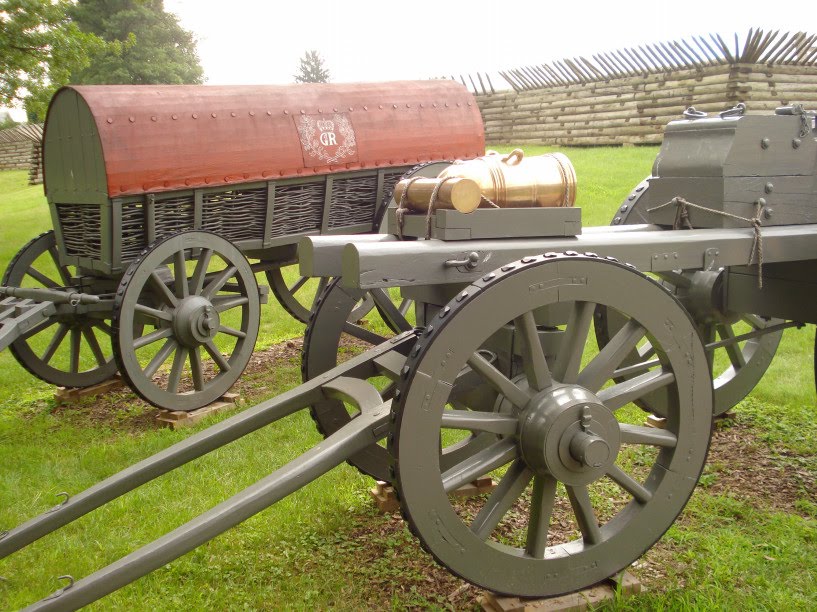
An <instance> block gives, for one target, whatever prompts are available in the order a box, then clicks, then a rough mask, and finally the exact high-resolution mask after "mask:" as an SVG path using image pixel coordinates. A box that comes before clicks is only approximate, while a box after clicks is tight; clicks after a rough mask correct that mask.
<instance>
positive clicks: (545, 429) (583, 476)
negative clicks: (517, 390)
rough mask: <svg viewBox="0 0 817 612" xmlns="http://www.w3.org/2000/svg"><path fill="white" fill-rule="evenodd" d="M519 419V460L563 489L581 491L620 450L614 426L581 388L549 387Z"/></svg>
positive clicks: (609, 414) (608, 414)
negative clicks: (576, 488)
mask: <svg viewBox="0 0 817 612" xmlns="http://www.w3.org/2000/svg"><path fill="white" fill-rule="evenodd" d="M520 416H521V420H522V424H521V428H520V434H519V441H520V446H521V449H522V457H523V459H524V460H525V462H526V463H527V464H528V465H529V466H530V468H531V469H533V470H534V471H535V472H537V473H539V474H543V475H544V474H549V475H551V476H553V477H554V478H556V479H557V480H559V481H561V482H563V483H565V484H567V485H572V486H579V485H586V484H589V483H591V482H593V481H594V480H597V479H598V478H600V477H601V476H602V475H603V474H605V473H606V472H607V470H608V469H609V467H610V466H611V465H612V464H613V463H614V462H615V460H616V456H617V455H618V450H619V447H620V445H621V433H620V430H619V425H618V420H617V419H616V418H615V416H614V415H613V413H612V412H610V410H608V409H607V408H606V407H605V406H604V404H602V403H601V402H600V401H599V399H598V398H597V397H596V396H595V395H594V394H593V393H591V392H590V391H588V390H587V389H584V388H583V387H579V386H577V385H561V386H556V387H551V388H549V389H547V390H545V391H543V392H542V393H540V394H538V395H537V396H535V397H534V398H533V399H531V401H530V403H529V404H528V406H527V407H526V408H525V410H524V412H523V413H522V414H521V415H520Z"/></svg>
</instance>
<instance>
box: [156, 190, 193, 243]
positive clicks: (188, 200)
mask: <svg viewBox="0 0 817 612" xmlns="http://www.w3.org/2000/svg"><path fill="white" fill-rule="evenodd" d="M154 210H155V219H156V238H162V237H163V236H169V235H170V234H175V233H176V232H181V231H184V230H192V229H193V223H194V215H195V210H194V204H193V196H192V195H185V196H177V197H175V198H168V199H166V200H157V201H156V206H155V208H154Z"/></svg>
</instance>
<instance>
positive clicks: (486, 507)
mask: <svg viewBox="0 0 817 612" xmlns="http://www.w3.org/2000/svg"><path fill="white" fill-rule="evenodd" d="M598 305H603V306H605V307H608V308H614V309H616V310H617V311H618V312H621V313H622V314H623V315H625V316H627V318H628V320H627V323H626V324H625V325H624V326H623V327H622V329H621V331H620V332H619V333H618V334H616V335H615V336H614V337H613V338H612V339H611V341H610V342H609V343H608V345H607V346H606V347H605V348H604V349H602V350H600V351H596V349H595V343H594V342H592V341H588V336H590V335H591V334H590V333H589V332H590V325H591V323H592V322H591V319H592V315H593V312H594V309H595V308H596V307H597V306H598ZM549 307H559V308H568V309H569V310H570V313H571V314H570V317H569V319H568V322H567V325H566V327H565V329H564V330H563V334H562V339H561V343H560V350H559V353H558V356H557V357H556V358H554V359H551V360H550V361H548V359H547V358H546V356H545V351H543V349H542V345H541V344H540V335H539V332H541V331H544V330H540V329H539V328H538V327H537V323H536V320H537V316H538V315H539V313H540V312H541V310H540V309H543V308H549ZM509 322H511V323H509ZM509 331H512V332H513V339H514V340H513V342H514V344H515V346H517V347H518V349H517V353H518V354H521V355H522V357H521V359H520V360H519V362H518V364H517V365H518V366H519V367H518V370H511V371H507V370H506V371H501V368H496V367H493V366H492V365H490V364H488V363H486V361H485V360H484V359H483V358H482V357H481V355H480V354H479V352H478V351H479V349H480V347H481V346H484V345H485V343H486V341H489V340H490V338H491V336H492V335H493V336H495V335H499V334H503V333H504V334H505V335H507V334H508V333H509ZM645 338H650V340H651V342H652V343H653V346H654V347H656V356H657V360H656V362H655V363H653V364H650V365H648V364H644V367H643V369H642V373H641V374H640V375H639V376H638V377H637V378H633V379H631V380H628V381H627V382H624V383H619V384H615V383H614V384H612V385H610V384H609V383H610V381H611V378H612V377H613V375H614V374H615V372H616V370H617V369H618V368H619V367H620V365H621V362H622V360H623V358H624V357H625V356H626V355H627V354H628V352H629V351H630V350H631V349H632V347H634V346H637V344H638V343H639V342H641V341H643V339H645ZM418 349H419V350H418ZM594 351H595V352H594ZM465 367H470V368H471V369H472V370H474V371H476V372H478V373H479V376H481V377H482V379H483V380H484V381H485V383H486V384H488V385H490V386H491V387H493V388H494V389H495V390H496V391H497V392H498V393H499V394H500V398H501V402H500V403H499V409H498V410H495V411H485V410H482V409H475V410H468V409H462V408H454V409H452V408H450V407H448V405H447V404H450V403H451V402H450V391H451V390H452V389H456V380H457V378H458V376H459V375H460V372H461V371H462V369H463V368H465ZM404 372H405V374H404V375H403V376H402V378H401V384H400V389H399V400H398V401H395V403H394V406H393V411H394V418H395V425H394V427H395V431H394V434H393V437H392V438H391V439H390V445H389V450H390V451H391V453H392V455H393V456H394V459H395V461H396V462H395V472H396V474H395V477H396V478H395V480H396V486H397V490H398V493H399V497H400V503H401V508H402V510H403V513H404V515H405V516H406V519H407V520H408V521H409V522H410V525H411V527H412V530H413V531H414V533H415V534H416V535H418V537H419V538H420V540H421V541H422V543H423V544H424V546H425V547H426V548H427V549H428V550H429V551H430V552H431V553H432V554H433V555H434V557H435V558H436V559H437V560H438V561H439V562H441V563H442V564H443V565H445V566H447V567H448V568H449V569H450V570H451V571H452V572H454V573H455V574H458V575H459V576H461V577H463V578H465V579H466V580H469V581H471V582H473V583H475V584H477V585H479V586H481V587H484V588H488V589H491V590H494V591H498V592H502V593H512V594H516V595H523V596H551V595H556V594H559V593H565V592H569V591H573V590H576V589H580V588H583V587H586V586H588V585H591V584H594V583H596V582H598V581H599V580H602V579H604V578H606V577H608V576H611V575H613V574H614V573H616V572H617V571H619V570H621V569H622V568H624V567H626V566H627V565H629V564H630V563H632V562H633V561H634V560H635V559H637V558H638V557H639V556H640V555H641V554H643V553H644V552H645V551H646V550H647V549H649V548H650V547H651V546H652V545H653V544H654V543H655V542H656V541H657V540H658V538H660V536H661V535H662V534H663V533H664V532H665V531H666V530H667V529H668V528H669V527H670V525H671V524H672V523H673V521H674V520H675V518H676V517H677V515H678V514H679V513H680V512H681V510H682V509H683V507H684V505H685V503H686V501H687V499H688V498H689V496H690V495H691V493H692V491H693V489H694V487H695V483H696V481H697V479H698V477H699V476H700V472H701V470H702V468H703V466H704V462H705V459H706V453H707V449H708V446H709V438H710V434H711V419H712V389H711V385H710V384H709V383H708V380H707V376H708V366H707V359H706V354H705V352H704V350H703V346H702V344H701V342H700V339H699V338H698V335H697V333H696V332H695V327H694V323H693V322H692V320H691V318H690V316H689V314H688V313H687V312H686V310H685V309H684V308H683V307H681V306H680V304H679V303H678V302H677V300H676V299H675V298H674V297H673V296H671V295H670V294H668V293H667V292H666V291H664V290H663V289H662V288H661V287H660V286H659V285H658V283H656V282H654V281H652V280H651V279H649V278H647V277H645V276H643V275H641V274H639V273H638V272H636V271H635V270H633V269H629V268H627V267H625V266H623V265H621V264H618V263H614V262H612V261H606V260H602V259H598V258H593V257H592V256H588V257H581V256H574V257H570V256H566V255H556V254H546V255H544V256H539V257H530V258H525V259H523V260H522V262H516V263H514V264H510V265H508V266H504V267H503V268H502V270H498V271H496V272H494V273H492V274H489V275H487V276H485V277H483V278H482V280H480V281H477V282H476V283H474V284H473V285H471V286H469V287H468V288H467V289H466V290H464V291H463V292H462V293H460V294H459V295H458V297H457V298H456V299H455V300H453V301H452V302H450V303H449V305H448V307H447V308H445V309H443V310H442V311H440V313H439V315H438V316H437V317H435V318H434V319H433V320H432V321H431V323H430V324H429V325H428V327H427V328H426V332H425V334H424V336H423V337H421V338H420V339H419V340H418V344H417V347H416V348H415V352H412V354H411V356H410V357H409V359H408V362H407V367H406V368H405V370H404ZM657 389H662V390H665V391H666V392H667V394H668V395H669V396H670V397H671V398H672V400H673V401H672V402H671V406H670V410H669V414H668V419H667V426H666V429H664V430H656V429H652V428H648V427H644V426H642V425H639V424H631V423H628V422H627V421H628V420H633V410H632V409H630V408H627V407H626V405H627V404H628V402H631V401H632V400H634V399H636V398H639V397H642V396H644V395H645V394H647V393H650V392H654V391H655V390H657ZM636 412H638V413H640V412H639V411H636ZM628 415H629V416H628ZM635 418H636V419H638V414H636V415H635ZM637 422H638V421H637V420H636V423H637ZM473 431H483V432H491V433H493V434H494V435H495V436H496V438H495V442H494V443H493V444H492V445H491V446H490V447H488V448H486V449H485V450H483V451H481V452H479V453H477V454H474V455H472V456H471V457H469V458H468V459H467V460H464V461H462V462H460V463H459V464H456V465H454V466H451V467H447V468H441V466H440V462H439V460H438V457H439V453H438V451H439V449H440V447H441V445H443V446H444V445H445V444H447V443H448V441H449V440H452V439H454V440H456V439H457V438H458V436H459V434H461V433H462V432H466V433H467V432H473ZM503 471H504V474H501V473H502V472H503ZM486 473H492V474H493V475H494V476H496V477H500V481H499V484H498V486H497V488H496V490H495V491H494V492H493V493H492V494H491V495H490V496H489V497H488V498H487V500H479V501H473V502H468V503H463V502H456V501H451V499H450V498H449V496H448V494H447V493H448V492H450V491H452V490H453V489H455V488H456V487H458V486H459V485H460V484H461V483H463V482H467V481H468V480H471V479H473V478H474V477H476V476H481V475H483V474H486ZM563 524H564V525H568V527H569V528H570V526H571V525H572V528H570V529H569V531H565V529H564V528H563V527H562V525H563Z"/></svg>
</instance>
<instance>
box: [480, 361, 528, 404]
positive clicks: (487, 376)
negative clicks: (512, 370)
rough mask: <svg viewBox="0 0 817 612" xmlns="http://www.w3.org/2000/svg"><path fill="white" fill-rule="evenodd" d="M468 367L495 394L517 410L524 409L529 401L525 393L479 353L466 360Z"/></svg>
mask: <svg viewBox="0 0 817 612" xmlns="http://www.w3.org/2000/svg"><path fill="white" fill-rule="evenodd" d="M468 365H469V366H471V368H472V369H473V370H474V371H475V372H477V373H479V375H480V376H482V378H483V379H484V380H485V382H487V383H488V384H489V385H491V386H492V387H493V388H494V389H495V390H496V391H497V392H499V393H501V394H502V395H504V396H505V397H507V398H508V400H510V402H511V403H512V404H513V405H514V406H516V407H517V408H524V407H525V405H526V404H527V403H528V401H529V400H530V397H529V396H528V394H527V393H525V392H524V391H523V390H522V389H520V388H519V387H517V386H516V385H515V384H514V383H513V382H511V380H510V379H509V378H508V377H507V376H505V375H504V374H503V373H502V372H500V371H499V370H497V369H496V368H495V367H494V366H493V365H491V364H490V363H489V362H488V360H487V359H485V358H484V357H483V356H482V355H480V354H479V353H474V354H473V355H471V358H470V359H469V360H468Z"/></svg>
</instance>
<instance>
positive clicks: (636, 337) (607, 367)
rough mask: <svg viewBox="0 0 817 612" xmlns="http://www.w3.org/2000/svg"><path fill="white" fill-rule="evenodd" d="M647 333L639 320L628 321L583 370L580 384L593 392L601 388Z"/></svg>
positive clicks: (579, 380) (580, 375) (578, 380)
mask: <svg viewBox="0 0 817 612" xmlns="http://www.w3.org/2000/svg"><path fill="white" fill-rule="evenodd" d="M645 334H646V332H645V330H644V328H643V327H642V326H641V325H640V324H639V323H638V322H637V321H634V320H632V319H631V320H629V321H627V323H625V324H624V326H623V327H622V328H621V329H620V330H619V332H618V333H617V334H616V335H615V336H613V337H612V338H611V339H610V342H608V343H607V345H606V346H605V347H604V348H603V349H601V350H600V351H599V353H598V355H596V356H595V357H593V359H592V360H591V361H590V363H588V364H587V366H586V367H585V368H584V370H582V371H581V373H580V374H579V376H578V378H577V382H578V384H580V385H581V386H582V387H585V388H587V389H590V391H593V392H596V391H598V390H599V389H601V387H602V385H603V384H604V383H605V382H607V381H608V380H610V378H611V377H612V376H613V372H615V371H616V369H617V368H618V367H619V366H620V365H621V362H622V361H624V358H625V357H627V355H628V354H629V353H630V351H632V350H633V349H634V348H635V346H636V345H637V344H638V343H639V341H640V340H641V339H642V338H643V337H644V336H645Z"/></svg>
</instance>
